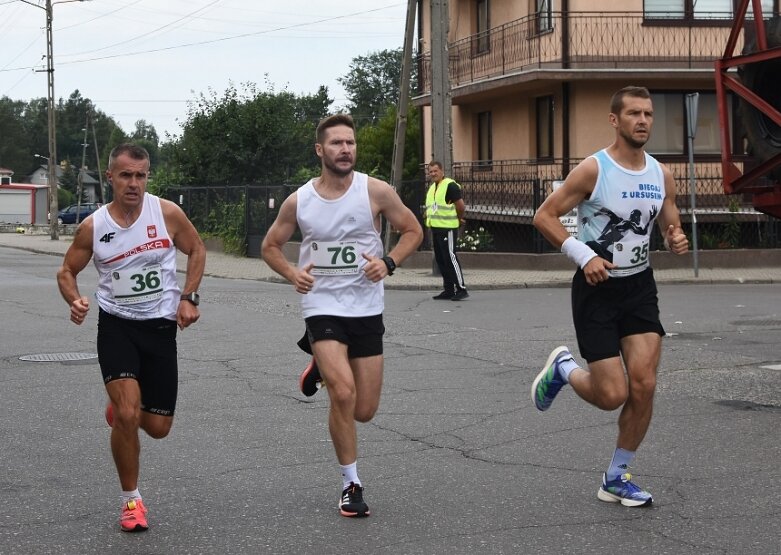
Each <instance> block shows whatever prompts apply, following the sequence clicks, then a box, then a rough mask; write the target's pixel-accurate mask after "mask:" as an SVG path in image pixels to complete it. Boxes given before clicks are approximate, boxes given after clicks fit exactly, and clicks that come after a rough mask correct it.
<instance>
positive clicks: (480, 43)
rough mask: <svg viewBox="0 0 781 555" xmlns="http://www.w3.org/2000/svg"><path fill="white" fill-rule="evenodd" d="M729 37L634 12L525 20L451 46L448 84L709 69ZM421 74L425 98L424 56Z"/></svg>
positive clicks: (427, 72)
mask: <svg viewBox="0 0 781 555" xmlns="http://www.w3.org/2000/svg"><path fill="white" fill-rule="evenodd" d="M729 32H730V29H729V27H726V26H714V27H708V26H695V27H691V26H683V25H673V26H670V25H662V24H660V23H658V22H651V20H648V19H646V18H644V17H643V14H642V13H634V12H623V13H601V12H577V13H572V12H570V13H568V14H563V13H560V12H557V13H553V14H551V17H550V18H546V19H545V20H540V19H539V18H538V17H536V16H529V17H525V18H523V19H519V20H516V21H513V22H510V23H506V24H504V25H501V26H499V27H495V28H493V29H491V30H490V31H488V32H484V33H480V34H477V35H472V36H470V37H467V38H465V39H461V40H459V41H456V42H453V43H450V44H449V45H448V50H449V60H450V67H449V71H450V80H451V86H452V87H458V86H461V85H468V84H470V83H475V82H478V81H482V80H486V79H491V78H496V77H502V76H508V75H514V74H521V73H523V72H527V71H532V70H536V69H622V70H626V69H638V70H643V71H646V70H649V69H654V68H658V69H703V68H707V69H712V68H713V62H714V60H716V59H718V58H720V57H721V56H722V55H723V53H724V48H725V44H726V42H727V37H728V36H729ZM737 48H738V50H739V49H741V48H742V42H741V43H740V44H738V45H737ZM418 71H419V73H418V77H419V78H418V84H419V91H418V92H419V93H420V94H428V93H430V92H431V56H430V54H429V53H425V54H422V55H420V56H418Z"/></svg>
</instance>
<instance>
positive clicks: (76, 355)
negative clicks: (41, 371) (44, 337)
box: [19, 353, 98, 362]
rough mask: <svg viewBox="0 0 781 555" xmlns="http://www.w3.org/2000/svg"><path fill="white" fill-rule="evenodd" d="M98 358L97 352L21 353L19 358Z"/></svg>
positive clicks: (73, 360)
mask: <svg viewBox="0 0 781 555" xmlns="http://www.w3.org/2000/svg"><path fill="white" fill-rule="evenodd" d="M96 358H98V355H97V353H41V354H38V355H22V356H20V357H19V360H26V361H30V362H83V361H90V360H93V359H96Z"/></svg>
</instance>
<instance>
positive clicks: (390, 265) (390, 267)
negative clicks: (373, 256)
mask: <svg viewBox="0 0 781 555" xmlns="http://www.w3.org/2000/svg"><path fill="white" fill-rule="evenodd" d="M382 261H383V262H385V266H387V267H388V275H389V276H392V275H393V272H394V271H395V270H396V262H394V261H393V259H392V258H391V257H390V256H383V257H382Z"/></svg>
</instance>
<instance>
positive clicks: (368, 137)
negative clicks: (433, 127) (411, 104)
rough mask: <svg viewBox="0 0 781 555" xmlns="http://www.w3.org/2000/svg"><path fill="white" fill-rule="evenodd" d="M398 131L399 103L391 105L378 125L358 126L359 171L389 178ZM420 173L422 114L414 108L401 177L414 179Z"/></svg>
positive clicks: (411, 110)
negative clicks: (397, 105) (397, 107)
mask: <svg viewBox="0 0 781 555" xmlns="http://www.w3.org/2000/svg"><path fill="white" fill-rule="evenodd" d="M395 132H396V107H395V106H393V105H391V106H389V107H388V108H386V110H385V114H384V115H383V116H382V118H381V119H380V120H379V121H378V122H377V124H376V125H367V126H365V127H362V128H360V129H358V133H357V137H356V141H357V143H358V161H357V164H356V168H357V169H358V170H359V171H362V172H365V173H368V174H370V175H374V176H376V177H380V178H382V179H385V180H389V179H390V176H391V165H392V164H393V141H394V139H395ZM419 174H420V114H419V111H418V110H417V109H415V108H410V111H409V113H408V114H407V130H406V133H405V141H404V166H403V170H402V175H401V179H402V180H411V179H415V178H416V177H418V176H419Z"/></svg>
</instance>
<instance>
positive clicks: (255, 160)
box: [161, 83, 332, 185]
mask: <svg viewBox="0 0 781 555" xmlns="http://www.w3.org/2000/svg"><path fill="white" fill-rule="evenodd" d="M267 86H268V89H267V90H266V91H259V90H257V88H256V86H255V85H254V84H252V83H246V84H244V85H242V88H241V89H240V90H239V89H237V88H236V87H235V86H234V85H232V84H231V85H230V86H229V87H228V89H227V90H226V91H225V93H224V94H223V95H222V96H221V97H218V96H217V94H216V93H215V92H214V91H212V90H210V91H209V93H208V94H201V95H200V97H199V98H198V99H197V100H196V101H193V102H192V103H191V104H190V106H189V108H188V115H187V119H186V121H185V122H184V125H183V127H182V129H183V131H182V135H181V137H176V138H174V140H172V141H171V144H170V145H169V146H167V147H166V148H165V149H164V151H165V152H163V153H162V156H161V158H162V165H163V166H164V168H163V170H164V172H167V175H176V176H177V177H181V178H182V179H183V181H182V182H181V183H179V184H180V185H223V184H225V185H227V184H231V185H241V184H248V183H285V182H288V181H289V180H290V179H291V176H292V175H294V174H296V173H297V172H299V171H300V170H301V169H302V168H313V169H314V168H316V167H318V166H319V163H318V160H317V157H316V156H315V154H314V134H315V127H316V126H317V122H318V121H319V120H320V119H322V118H323V117H325V116H326V115H327V113H328V106H329V105H330V104H331V102H332V100H331V99H329V98H328V90H327V89H326V88H325V87H320V89H319V90H318V92H317V93H316V94H314V95H303V96H296V95H294V94H293V93H291V92H289V91H287V90H283V91H280V92H276V91H275V90H274V89H273V86H272V85H270V84H268V83H267Z"/></svg>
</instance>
